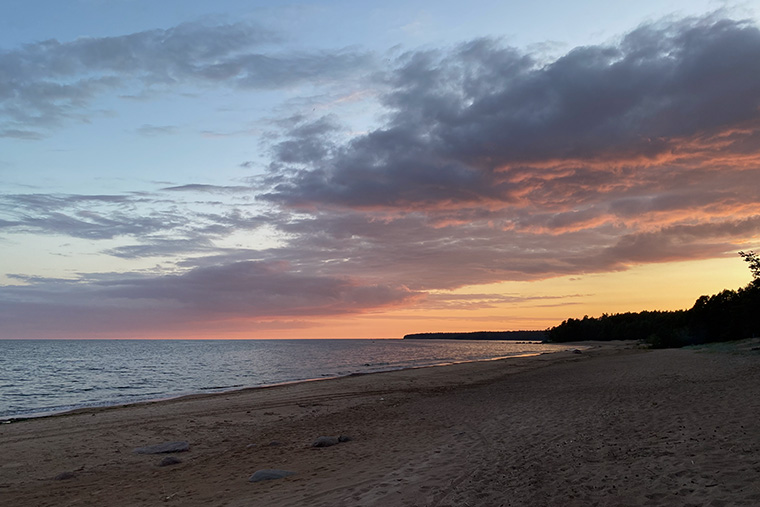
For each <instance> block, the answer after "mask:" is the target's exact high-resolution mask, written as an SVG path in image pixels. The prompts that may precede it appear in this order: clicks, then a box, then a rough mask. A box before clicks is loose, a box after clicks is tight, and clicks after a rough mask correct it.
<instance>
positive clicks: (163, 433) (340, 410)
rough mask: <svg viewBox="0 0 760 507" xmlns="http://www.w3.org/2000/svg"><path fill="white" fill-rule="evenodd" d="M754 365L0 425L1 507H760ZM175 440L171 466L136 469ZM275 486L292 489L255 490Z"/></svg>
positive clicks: (616, 354) (264, 395)
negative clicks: (149, 450) (153, 449)
mask: <svg viewBox="0 0 760 507" xmlns="http://www.w3.org/2000/svg"><path fill="white" fill-rule="evenodd" d="M751 348H753V347H745V348H744V350H743V351H737V350H736V347H733V348H732V347H727V348H726V349H727V350H712V351H708V352H706V351H693V350H657V351H646V350H640V349H637V348H635V347H634V346H633V345H632V344H626V343H613V344H604V345H602V346H600V345H599V344H595V345H593V348H591V349H588V350H585V351H583V353H581V354H574V353H572V352H561V353H556V354H548V355H542V356H537V357H532V358H518V359H506V360H500V361H489V362H482V363H468V364H459V365H450V366H443V367H435V368H422V369H417V370H405V371H395V372H387V373H380V374H371V375H362V376H354V377H346V378H342V379H335V380H327V381H319V382H308V383H301V384H292V385H287V386H279V387H273V388H266V389H251V390H244V391H238V392H234V393H227V394H218V395H208V396H194V397H187V398H181V399H177V400H169V401H162V402H156V403H149V404H142V405H134V406H128V407H115V408H109V409H92V410H83V411H79V412H76V413H72V414H67V415H62V416H56V417H47V418H41V419H34V420H26V421H18V422H14V423H12V424H3V425H0V505H8V506H79V505H97V506H106V505H108V506H134V505H137V506H139V505H177V506H195V505H198V506H200V505H203V506H222V505H224V506H257V505H262V506H279V505H292V506H365V505H366V506H370V505H377V506H395V505H398V506H499V505H510V506H524V505H536V506H589V505H601V506H629V505H630V506H639V505H641V506H644V505H663V506H665V505H668V506H672V505H683V506H686V505H700V506H701V505H706V506H708V505H709V506H738V505H748V506H749V505H752V506H756V505H760V480H758V477H760V351H758V350H751ZM323 435H348V436H350V437H351V441H348V442H344V443H340V444H338V445H335V446H332V447H326V448H313V447H311V443H312V442H313V441H314V440H315V439H316V438H317V437H319V436H323ZM180 440H184V441H187V442H189V444H190V450H189V451H187V452H181V453H176V454H172V456H175V457H177V458H179V459H180V460H181V462H180V463H178V464H175V465H170V466H158V463H159V462H160V461H161V460H162V459H163V458H164V457H166V456H167V455H150V454H147V455H146V454H136V453H134V452H133V450H134V449H135V448H137V447H141V446H146V445H151V444H158V443H162V442H169V441H180ZM268 468H276V469H284V470H288V471H292V472H295V474H294V475H292V476H290V477H286V478H284V479H278V480H272V481H266V482H258V483H251V482H249V481H248V478H249V477H250V476H251V475H252V474H253V473H254V472H255V471H257V470H260V469H268ZM56 477H58V478H56Z"/></svg>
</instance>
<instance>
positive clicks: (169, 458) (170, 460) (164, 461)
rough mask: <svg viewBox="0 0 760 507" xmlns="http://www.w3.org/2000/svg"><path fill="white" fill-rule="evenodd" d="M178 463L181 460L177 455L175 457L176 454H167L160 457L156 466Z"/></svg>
mask: <svg viewBox="0 0 760 507" xmlns="http://www.w3.org/2000/svg"><path fill="white" fill-rule="evenodd" d="M180 463H182V460H181V459H179V458H178V457H176V456H167V457H165V458H164V459H162V460H161V461H160V462H159V463H158V466H160V467H168V466H171V465H178V464H180Z"/></svg>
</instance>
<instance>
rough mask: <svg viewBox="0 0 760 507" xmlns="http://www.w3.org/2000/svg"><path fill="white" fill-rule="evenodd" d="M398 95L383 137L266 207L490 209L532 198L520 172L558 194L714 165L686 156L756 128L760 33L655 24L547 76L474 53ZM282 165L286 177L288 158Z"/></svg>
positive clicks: (291, 185) (429, 63)
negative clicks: (625, 173)
mask: <svg viewBox="0 0 760 507" xmlns="http://www.w3.org/2000/svg"><path fill="white" fill-rule="evenodd" d="M388 85H389V86H390V88H391V90H390V91H389V92H388V93H386V94H385V95H384V96H383V98H382V101H383V103H384V104H385V105H386V106H387V107H388V108H389V109H390V114H389V121H388V122H387V124H386V125H385V126H383V127H382V128H379V129H377V130H374V131H372V132H370V133H368V134H367V135H364V136H360V137H357V138H355V139H354V140H352V141H351V142H349V143H348V144H345V145H344V146H341V147H340V148H339V149H335V150H333V153H331V154H330V156H328V157H324V156H323V157H322V158H319V159H318V160H315V162H314V164H313V166H312V167H307V168H300V169H299V170H297V171H296V172H295V173H294V174H292V175H288V176H287V177H286V178H284V179H283V180H282V181H279V182H276V184H275V185H274V186H273V188H272V190H271V191H270V192H269V193H267V194H266V195H264V196H263V198H265V199H268V200H270V201H272V202H277V203H281V204H284V205H288V206H300V207H303V206H346V207H355V208H372V207H388V208H393V207H404V206H405V207H411V208H422V207H434V206H435V205H436V204H441V205H447V206H448V205H452V204H454V205H462V204H463V203H472V204H481V205H492V204H493V203H494V202H496V203H500V202H505V203H509V202H512V201H513V200H514V199H515V198H516V196H519V195H520V193H521V192H524V191H530V190H531V188H530V187H529V186H528V183H530V181H529V179H525V178H522V177H520V178H517V176H520V172H521V171H522V172H526V171H527V172H529V173H530V174H531V175H533V176H534V177H536V178H538V179H539V183H544V182H546V183H551V182H550V181H549V180H551V179H552V178H553V177H556V175H554V174H551V173H543V171H544V170H546V169H547V167H551V166H554V165H556V164H558V163H563V164H567V163H568V161H575V164H576V166H577V170H576V172H575V173H574V174H573V175H570V177H569V179H570V180H572V179H573V178H576V179H577V178H578V177H580V176H581V175H583V177H584V178H589V177H591V178H598V179H605V178H608V177H611V176H614V173H612V172H611V171H610V170H609V167H605V168H602V169H600V168H599V167H598V165H599V164H607V165H608V166H613V165H619V164H621V163H624V162H628V163H629V165H633V166H636V165H638V164H639V163H641V161H642V160H643V161H647V160H649V161H654V160H655V159H656V158H657V157H662V156H666V155H668V156H669V155H672V154H673V153H674V152H677V153H680V156H681V157H688V156H695V155H699V156H702V157H704V153H700V150H699V149H698V148H699V147H694V148H693V149H692V150H691V152H689V150H688V149H687V150H686V151H685V152H684V147H683V144H684V143H685V142H687V141H690V140H691V141H692V142H698V141H699V138H701V139H702V141H703V142H707V140H709V139H708V138H709V137H710V136H716V135H722V134H724V133H725V132H726V131H728V130H731V129H737V128H743V129H745V130H747V129H748V130H750V131H751V132H753V133H754V132H755V131H756V130H757V128H758V120H760V109H759V108H760V31H759V30H758V29H757V27H755V26H753V25H750V24H748V23H744V22H739V21H732V20H716V19H713V18H712V17H708V18H702V19H688V20H684V21H680V22H676V23H671V24H665V23H658V24H653V25H647V26H644V27H641V28H639V29H637V30H635V31H633V32H631V33H629V34H628V35H626V36H625V37H623V38H622V39H621V40H620V42H619V43H617V44H615V45H607V46H588V47H581V48H576V49H574V50H572V51H570V52H569V53H568V54H566V55H565V56H563V57H561V58H559V59H557V60H555V61H553V62H551V63H548V64H544V63H541V62H539V61H538V60H536V59H534V58H533V57H532V56H531V55H530V54H525V53H522V52H520V51H518V50H516V49H513V48H504V47H502V46H501V45H500V44H499V43H498V42H496V41H493V40H490V39H484V40H477V41H473V42H470V43H467V44H463V45H461V46H459V47H457V48H456V49H455V50H452V51H426V52H411V53H408V54H407V55H405V56H403V57H402V58H401V59H400V62H399V67H398V68H397V69H396V70H395V71H393V72H391V73H390V74H389V77H388ZM695 137H697V139H695ZM746 138H747V135H739V138H737V139H730V138H728V137H725V138H724V139H723V141H724V142H723V143H722V144H721V146H720V148H717V147H713V149H712V151H715V150H718V149H719V150H721V151H723V152H726V151H727V150H728V151H729V152H730V149H731V146H732V145H736V146H737V148H738V147H739V146H740V145H741V141H745V140H746ZM297 139H298V141H297V142H294V143H291V144H290V145H289V146H290V147H291V148H292V152H293V153H299V151H300V150H301V147H302V146H305V147H306V148H305V151H307V152H311V150H310V146H312V145H314V144H315V143H316V141H315V139H318V136H315V137H314V138H309V137H308V136H307V137H303V136H300V137H298V138H297ZM751 150H753V152H754V153H756V148H753V149H751ZM279 153H280V162H282V163H283V164H285V165H287V163H288V161H289V160H288V156H289V152H288V151H287V150H284V149H281V150H280V151H279ZM711 154H714V153H711ZM296 159H297V161H299V162H302V161H303V160H302V157H296ZM513 171H514V173H513ZM570 182H572V181H570Z"/></svg>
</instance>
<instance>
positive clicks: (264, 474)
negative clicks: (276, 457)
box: [248, 468, 295, 482]
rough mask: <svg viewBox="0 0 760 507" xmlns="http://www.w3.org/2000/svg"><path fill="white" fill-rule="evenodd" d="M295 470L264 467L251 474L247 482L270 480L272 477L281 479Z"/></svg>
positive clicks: (292, 473)
mask: <svg viewBox="0 0 760 507" xmlns="http://www.w3.org/2000/svg"><path fill="white" fill-rule="evenodd" d="M294 474H295V472H291V471H289V470H277V469H275V468H265V469H264V470H257V471H256V472H254V474H253V475H252V476H250V477H249V478H248V481H249V482H261V481H271V480H274V479H282V478H283V477H287V476H289V475H294Z"/></svg>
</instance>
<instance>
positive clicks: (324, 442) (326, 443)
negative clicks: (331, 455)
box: [311, 437, 340, 447]
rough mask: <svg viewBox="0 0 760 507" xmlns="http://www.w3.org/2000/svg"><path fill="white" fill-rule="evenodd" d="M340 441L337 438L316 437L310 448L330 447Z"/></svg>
mask: <svg viewBox="0 0 760 507" xmlns="http://www.w3.org/2000/svg"><path fill="white" fill-rule="evenodd" d="M339 443H340V439H339V438H338V437H318V438H317V439H316V440H315V441H314V442H313V443H312V444H311V446H312V447H330V446H333V445H338V444H339Z"/></svg>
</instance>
